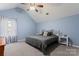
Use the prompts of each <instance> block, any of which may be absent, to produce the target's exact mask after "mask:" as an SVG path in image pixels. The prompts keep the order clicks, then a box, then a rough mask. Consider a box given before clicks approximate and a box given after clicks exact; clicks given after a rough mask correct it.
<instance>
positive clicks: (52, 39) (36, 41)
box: [25, 34, 58, 55]
mask: <svg viewBox="0 0 79 59" xmlns="http://www.w3.org/2000/svg"><path fill="white" fill-rule="evenodd" d="M25 42H26V43H28V44H30V45H31V46H33V47H35V48H38V49H39V50H40V51H42V52H43V54H45V55H47V47H49V46H50V45H53V44H54V43H58V36H56V35H54V34H52V35H49V36H43V35H31V36H29V37H27V38H26V41H25Z"/></svg>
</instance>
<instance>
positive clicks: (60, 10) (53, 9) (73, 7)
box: [22, 3, 79, 22]
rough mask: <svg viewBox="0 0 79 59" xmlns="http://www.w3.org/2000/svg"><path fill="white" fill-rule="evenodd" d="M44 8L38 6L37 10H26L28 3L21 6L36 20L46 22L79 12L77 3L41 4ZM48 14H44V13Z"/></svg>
mask: <svg viewBox="0 0 79 59" xmlns="http://www.w3.org/2000/svg"><path fill="white" fill-rule="evenodd" d="M43 5H44V8H41V9H40V8H38V9H39V12H35V11H34V10H31V11H27V9H28V4H26V5H23V6H22V8H23V9H24V10H25V11H26V12H27V13H28V14H29V15H30V16H31V17H32V18H33V19H34V20H35V21H36V22H46V21H49V20H57V19H60V18H63V17H67V16H71V15H75V14H79V4H77V3H72V4H71V3H65V4H64V3H60V4H59V3H49V4H43ZM47 12H48V13H49V15H45V13H47Z"/></svg>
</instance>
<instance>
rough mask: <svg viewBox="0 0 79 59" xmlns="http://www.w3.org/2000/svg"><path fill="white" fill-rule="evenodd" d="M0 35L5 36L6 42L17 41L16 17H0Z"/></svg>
mask: <svg viewBox="0 0 79 59" xmlns="http://www.w3.org/2000/svg"><path fill="white" fill-rule="evenodd" d="M0 36H1V37H5V40H6V43H7V44H8V43H13V42H16V41H17V23H16V19H12V18H7V17H4V16H1V17H0Z"/></svg>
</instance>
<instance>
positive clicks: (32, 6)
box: [21, 3, 44, 12]
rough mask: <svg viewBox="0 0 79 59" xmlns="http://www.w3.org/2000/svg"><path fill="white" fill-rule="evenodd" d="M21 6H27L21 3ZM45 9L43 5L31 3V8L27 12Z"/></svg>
mask: <svg viewBox="0 0 79 59" xmlns="http://www.w3.org/2000/svg"><path fill="white" fill-rule="evenodd" d="M21 4H22V5H26V3H21ZM43 7H44V5H42V4H36V3H29V8H28V9H27V11H30V10H35V11H36V12H39V9H40V8H43ZM38 8H39V9H38Z"/></svg>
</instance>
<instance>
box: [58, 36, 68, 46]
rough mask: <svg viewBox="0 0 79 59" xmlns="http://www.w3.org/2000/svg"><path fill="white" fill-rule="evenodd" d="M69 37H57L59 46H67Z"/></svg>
mask: <svg viewBox="0 0 79 59" xmlns="http://www.w3.org/2000/svg"><path fill="white" fill-rule="evenodd" d="M68 38H69V37H68V36H67V35H62V36H59V43H60V44H65V45H67V46H68V45H69V39H68Z"/></svg>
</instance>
